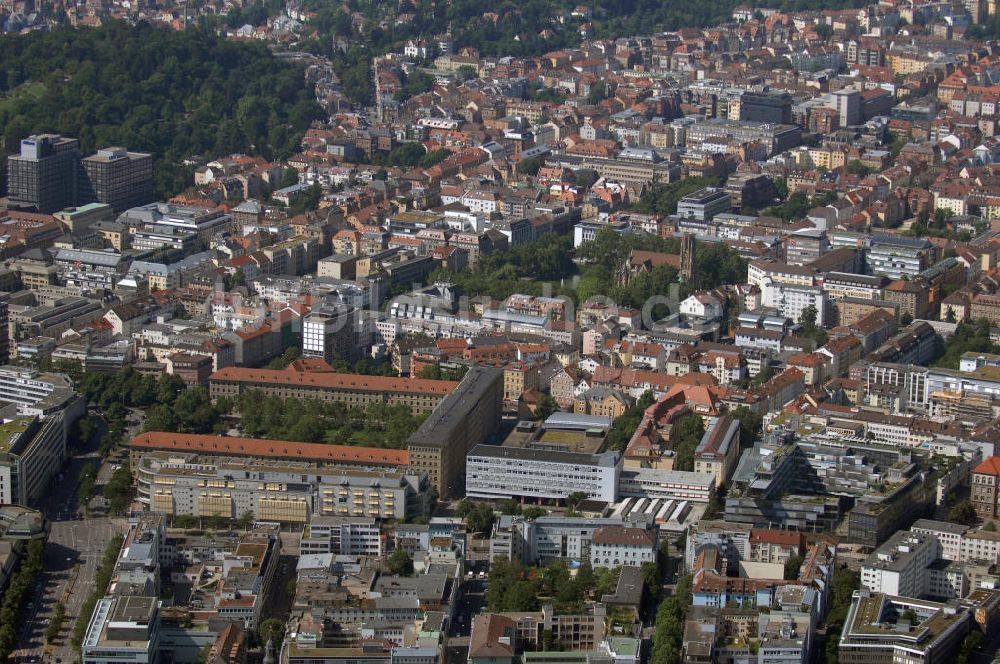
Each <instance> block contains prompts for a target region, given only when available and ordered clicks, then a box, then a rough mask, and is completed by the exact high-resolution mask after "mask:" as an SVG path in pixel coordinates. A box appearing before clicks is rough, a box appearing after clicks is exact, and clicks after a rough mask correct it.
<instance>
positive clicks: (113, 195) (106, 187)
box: [79, 148, 153, 214]
mask: <svg viewBox="0 0 1000 664" xmlns="http://www.w3.org/2000/svg"><path fill="white" fill-rule="evenodd" d="M82 166H83V168H82V169H81V172H80V184H79V201H80V202H81V203H82V202H87V203H93V202H97V203H107V204H108V205H110V206H111V207H112V208H113V209H114V211H115V213H116V214H119V213H121V212H124V211H125V210H128V209H129V208H133V207H138V206H140V205H145V204H146V203H150V202H152V200H153V155H151V154H148V153H145V152H129V151H128V150H126V149H125V148H104V149H103V150H98V151H97V154H93V155H91V156H89V157H86V158H85V159H83V161H82Z"/></svg>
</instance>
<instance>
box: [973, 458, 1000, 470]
mask: <svg viewBox="0 0 1000 664" xmlns="http://www.w3.org/2000/svg"><path fill="white" fill-rule="evenodd" d="M972 472H974V473H981V474H983V475H1000V456H991V457H990V458H989V459H986V460H985V461H983V462H982V463H981V464H979V465H978V466H976V469H975V470H974V471H972Z"/></svg>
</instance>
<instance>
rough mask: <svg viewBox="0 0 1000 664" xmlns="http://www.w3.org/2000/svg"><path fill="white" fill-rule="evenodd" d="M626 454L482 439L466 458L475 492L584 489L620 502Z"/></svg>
mask: <svg viewBox="0 0 1000 664" xmlns="http://www.w3.org/2000/svg"><path fill="white" fill-rule="evenodd" d="M621 470H622V457H621V456H620V455H619V454H618V453H617V452H604V453H601V454H580V453H576V452H557V451H552V450H539V449H531V448H520V447H501V446H498V445H476V447H475V448H474V449H473V450H472V451H471V452H470V453H469V455H468V457H467V458H466V470H465V493H466V495H467V496H469V497H470V498H495V499H504V498H529V499H530V498H535V499H545V500H564V499H565V498H566V497H567V496H569V495H570V494H571V493H577V492H582V493H584V494H586V496H587V498H588V499H590V500H602V501H605V502H609V503H611V502H614V501H615V499H616V497H617V494H618V479H619V476H620V475H621Z"/></svg>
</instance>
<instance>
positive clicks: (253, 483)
mask: <svg viewBox="0 0 1000 664" xmlns="http://www.w3.org/2000/svg"><path fill="white" fill-rule="evenodd" d="M256 442H262V443H264V444H266V445H280V444H282V443H281V442H280V441H256ZM318 447H327V446H325V445H319V446H318ZM331 447H337V446H331ZM363 450H364V448H362V452H361V455H360V456H362V457H363V456H364V451H363ZM136 476H137V478H138V487H139V489H138V492H139V496H138V500H139V502H140V503H143V504H145V505H148V506H149V509H150V510H152V511H153V512H157V513H160V514H167V515H170V516H179V515H185V516H196V517H206V518H207V517H222V518H226V519H235V518H239V517H241V516H242V515H244V514H247V513H252V514H253V515H254V517H255V518H256V519H258V520H261V521H273V522H279V523H295V524H304V523H307V522H309V520H310V519H311V518H312V517H313V515H322V516H352V517H367V518H374V519H380V520H381V519H395V520H397V521H403V520H406V519H411V518H414V517H418V516H424V515H425V514H426V513H427V511H428V508H429V504H430V491H429V487H428V485H427V481H426V478H424V477H421V476H417V475H411V474H408V473H406V472H405V471H404V470H385V469H366V468H359V467H357V466H347V467H343V466H341V467H338V466H336V465H326V464H323V463H322V462H318V461H315V460H303V461H290V460H284V459H282V460H278V459H266V458H263V457H252V458H245V459H232V458H229V457H227V456H225V455H214V454H187V455H183V456H181V455H178V454H177V453H175V452H166V453H164V452H151V453H149V454H144V455H142V456H141V458H140V461H139V464H138V466H137V467H136Z"/></svg>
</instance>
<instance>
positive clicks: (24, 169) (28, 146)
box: [7, 134, 80, 214]
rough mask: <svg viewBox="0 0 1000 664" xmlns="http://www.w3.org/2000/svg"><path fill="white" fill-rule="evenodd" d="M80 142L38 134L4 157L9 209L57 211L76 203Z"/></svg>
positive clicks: (52, 135) (73, 139) (56, 135)
mask: <svg viewBox="0 0 1000 664" xmlns="http://www.w3.org/2000/svg"><path fill="white" fill-rule="evenodd" d="M79 162H80V141H78V140H77V139H75V138H64V137H62V136H59V135H58V134H39V135H37V136H29V137H28V138H25V139H24V140H22V141H21V151H20V153H18V154H13V155H10V156H9V157H7V199H8V202H9V205H10V206H11V207H12V208H21V209H27V210H34V211H36V212H43V213H46V214H49V213H52V212H58V211H59V210H62V209H63V208H66V207H69V206H71V205H74V204H75V203H76V180H77V178H76V169H77V167H78V165H79Z"/></svg>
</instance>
